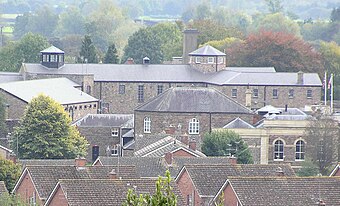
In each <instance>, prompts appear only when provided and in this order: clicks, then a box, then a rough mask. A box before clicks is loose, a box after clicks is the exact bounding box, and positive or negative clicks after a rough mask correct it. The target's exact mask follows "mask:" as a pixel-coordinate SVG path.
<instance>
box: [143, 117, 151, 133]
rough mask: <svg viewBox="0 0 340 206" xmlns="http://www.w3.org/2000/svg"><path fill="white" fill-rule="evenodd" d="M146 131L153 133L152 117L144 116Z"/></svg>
mask: <svg viewBox="0 0 340 206" xmlns="http://www.w3.org/2000/svg"><path fill="white" fill-rule="evenodd" d="M144 133H151V119H150V117H145V118H144Z"/></svg>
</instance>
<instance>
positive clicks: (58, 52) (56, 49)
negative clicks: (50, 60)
mask: <svg viewBox="0 0 340 206" xmlns="http://www.w3.org/2000/svg"><path fill="white" fill-rule="evenodd" d="M40 53H56V54H64V53H65V52H64V51H63V50H61V49H59V48H57V47H55V46H53V45H52V46H50V47H48V48H47V49H44V50H42V51H40Z"/></svg>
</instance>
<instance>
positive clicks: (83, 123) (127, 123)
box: [74, 114, 133, 128]
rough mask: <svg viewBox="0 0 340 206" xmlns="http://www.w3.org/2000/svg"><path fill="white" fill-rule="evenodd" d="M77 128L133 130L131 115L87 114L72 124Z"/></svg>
mask: <svg viewBox="0 0 340 206" xmlns="http://www.w3.org/2000/svg"><path fill="white" fill-rule="evenodd" d="M74 125H76V126H78V127H123V126H124V127H129V128H133V114H87V115H86V116H85V117H83V118H81V119H79V120H78V121H76V122H75V123H74Z"/></svg>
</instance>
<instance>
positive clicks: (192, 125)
mask: <svg viewBox="0 0 340 206" xmlns="http://www.w3.org/2000/svg"><path fill="white" fill-rule="evenodd" d="M199 133H200V122H199V120H198V119H196V118H192V119H191V120H190V122H189V134H199Z"/></svg>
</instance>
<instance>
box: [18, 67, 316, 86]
mask: <svg viewBox="0 0 340 206" xmlns="http://www.w3.org/2000/svg"><path fill="white" fill-rule="evenodd" d="M270 68H272V67H270ZM231 69H232V70H229V68H228V67H226V68H225V70H222V71H219V72H216V73H206V74H205V73H203V72H200V71H199V70H197V69H195V68H194V67H193V66H190V65H165V64H158V65H157V64H149V65H138V64H132V65H131V64H130V65H127V64H65V65H64V66H63V67H61V68H59V69H56V70H51V69H46V68H45V67H44V66H42V65H41V64H31V63H24V64H23V65H22V68H21V71H20V72H21V73H22V72H27V73H29V74H55V75H65V74H79V75H81V74H93V75H94V80H95V81H104V82H106V81H109V82H184V83H208V84H215V85H248V84H250V85H287V86H290V85H298V84H297V73H287V72H271V71H270V72H268V70H272V69H267V68H266V67H260V68H252V67H249V68H247V67H241V68H239V69H238V70H237V69H235V67H232V68H231ZM257 70H258V71H257ZM278 80H280V81H278ZM303 85H309V86H322V83H321V80H320V78H319V76H318V74H316V73H304V74H303Z"/></svg>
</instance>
